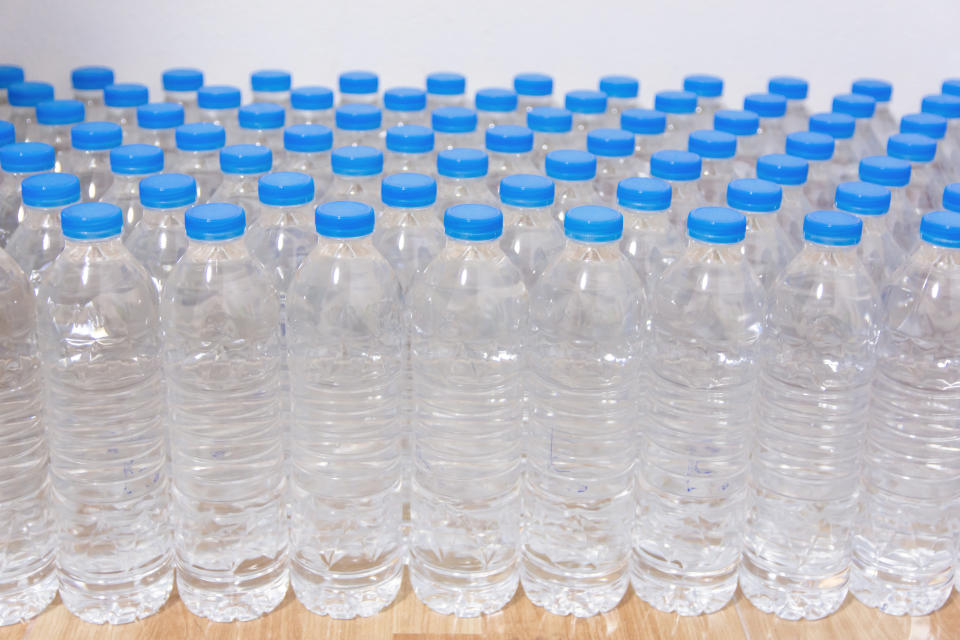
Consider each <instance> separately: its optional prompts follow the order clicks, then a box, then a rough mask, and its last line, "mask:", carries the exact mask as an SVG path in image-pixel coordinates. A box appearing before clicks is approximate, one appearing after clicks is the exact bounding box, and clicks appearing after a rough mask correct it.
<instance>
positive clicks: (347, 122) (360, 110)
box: [335, 103, 382, 147]
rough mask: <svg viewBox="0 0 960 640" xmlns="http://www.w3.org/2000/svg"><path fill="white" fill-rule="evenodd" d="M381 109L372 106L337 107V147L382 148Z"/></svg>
mask: <svg viewBox="0 0 960 640" xmlns="http://www.w3.org/2000/svg"><path fill="white" fill-rule="evenodd" d="M381 118H382V115H381V112H380V108H379V107H375V106H373V105H370V104H362V103H357V104H348V105H344V106H341V107H337V113H336V123H337V130H336V134H335V135H336V142H337V146H342V147H349V146H357V145H364V146H369V147H377V146H381V144H382V143H381V141H380V133H379V132H380V123H381Z"/></svg>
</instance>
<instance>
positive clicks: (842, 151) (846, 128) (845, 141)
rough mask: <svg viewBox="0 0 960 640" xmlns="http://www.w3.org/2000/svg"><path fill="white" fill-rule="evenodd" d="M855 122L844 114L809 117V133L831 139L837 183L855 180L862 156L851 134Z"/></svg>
mask: <svg viewBox="0 0 960 640" xmlns="http://www.w3.org/2000/svg"><path fill="white" fill-rule="evenodd" d="M856 122H857V121H856V120H855V119H854V118H853V116H849V115H847V114H845V113H816V114H814V115H812V116H810V131H815V132H816V133H825V134H827V135H828V136H830V137H831V138H833V158H832V160H831V162H832V164H833V172H834V174H835V176H836V180H837V181H838V182H849V181H851V180H856V179H857V174H858V172H859V167H860V164H859V163H860V158H861V156H862V154H861V153H860V150H859V149H858V148H857V146H856V142H855V140H854V137H853V134H854V132H855V131H856Z"/></svg>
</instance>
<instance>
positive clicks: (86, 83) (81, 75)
mask: <svg viewBox="0 0 960 640" xmlns="http://www.w3.org/2000/svg"><path fill="white" fill-rule="evenodd" d="M21 73H22V72H21ZM19 81H21V82H22V81H23V78H22V77H21V78H20V80H19ZM70 84H71V85H72V86H73V99H74V100H79V101H80V102H82V103H83V106H84V110H85V112H86V116H87V120H90V121H98V120H102V119H103V114H104V102H103V89H104V87H106V86H107V85H108V84H113V69H111V68H110V67H101V66H86V67H77V68H76V69H74V70H73V71H72V72H70Z"/></svg>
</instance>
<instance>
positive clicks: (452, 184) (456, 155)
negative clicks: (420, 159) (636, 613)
mask: <svg viewBox="0 0 960 640" xmlns="http://www.w3.org/2000/svg"><path fill="white" fill-rule="evenodd" d="M488 166H489V159H488V158H487V154H486V152H485V151H481V150H480V149H444V150H443V151H441V152H440V153H438V154H437V172H436V173H437V213H438V215H442V212H443V211H446V210H447V208H448V207H452V206H453V205H455V204H462V203H479V204H492V203H493V201H494V199H493V197H492V196H491V195H490V189H489V188H488V187H487V169H488ZM551 184H552V183H551Z"/></svg>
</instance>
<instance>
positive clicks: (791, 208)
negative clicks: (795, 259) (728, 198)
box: [757, 153, 813, 247]
mask: <svg viewBox="0 0 960 640" xmlns="http://www.w3.org/2000/svg"><path fill="white" fill-rule="evenodd" d="M809 170H810V167H809V164H808V163H807V161H806V160H804V159H803V158H797V157H796V156H789V155H787V154H785V153H771V154H768V155H765V156H760V158H759V159H758V160H757V177H758V178H760V179H761V180H766V181H767V182H773V183H774V184H778V185H780V191H781V193H782V194H783V197H782V198H781V199H780V211H779V212H778V213H777V220H778V222H780V226H782V227H783V228H784V230H785V231H786V232H787V235H788V236H790V240H791V241H792V242H793V244H794V246H796V247H800V246H802V245H803V217H804V216H805V215H807V213H809V212H810V211H811V210H812V209H813V205H812V204H811V203H810V200H808V199H807V195H806V193H804V190H803V188H804V185H805V184H806V182H807V173H808V172H809Z"/></svg>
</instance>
